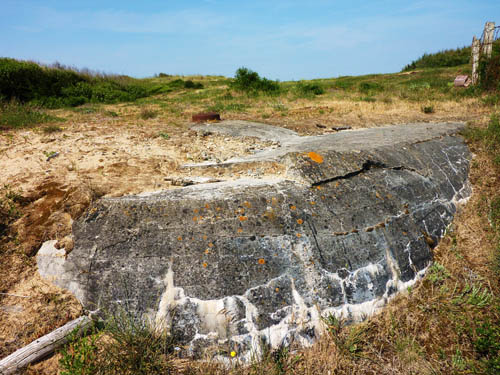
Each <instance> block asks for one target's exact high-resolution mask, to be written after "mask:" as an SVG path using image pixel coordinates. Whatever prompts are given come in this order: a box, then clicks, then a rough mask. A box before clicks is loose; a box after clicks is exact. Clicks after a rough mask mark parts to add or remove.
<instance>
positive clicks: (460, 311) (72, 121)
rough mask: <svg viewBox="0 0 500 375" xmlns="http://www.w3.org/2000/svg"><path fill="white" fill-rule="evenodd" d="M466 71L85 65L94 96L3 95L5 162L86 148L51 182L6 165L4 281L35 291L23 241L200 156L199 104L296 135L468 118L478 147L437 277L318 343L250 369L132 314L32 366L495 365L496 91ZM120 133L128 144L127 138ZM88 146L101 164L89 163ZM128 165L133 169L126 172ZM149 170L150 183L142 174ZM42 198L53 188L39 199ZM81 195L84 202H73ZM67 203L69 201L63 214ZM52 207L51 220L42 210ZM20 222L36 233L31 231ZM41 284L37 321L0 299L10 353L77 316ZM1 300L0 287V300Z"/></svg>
mask: <svg viewBox="0 0 500 375" xmlns="http://www.w3.org/2000/svg"><path fill="white" fill-rule="evenodd" d="M28 68H29V69H33V70H34V71H36V72H38V73H37V74H42V75H43V70H44V69H45V70H47V69H48V68H40V69H41V71H42V73H40V71H39V70H38V69H37V68H36V67H32V66H28ZM469 73H470V68H469V66H467V65H459V66H453V67H432V68H425V69H424V68H422V69H420V68H418V67H417V69H416V70H411V71H405V72H402V73H395V74H378V75H367V76H358V77H336V78H325V79H317V80H311V81H298V82H273V81H269V80H266V79H264V78H262V77H260V76H259V75H258V74H256V73H254V72H251V71H249V70H245V69H242V70H239V71H238V72H237V73H236V77H235V78H226V77H220V76H190V77H179V76H168V75H166V74H160V75H158V76H157V77H153V78H148V79H142V80H134V79H130V78H126V77H125V78H124V77H122V78H120V77H100V76H96V75H92V74H83V73H82V72H76V73H75V74H76V78H75V76H73V75H72V74H71V73H68V75H69V76H70V78H71V77H73V78H71V79H75V80H76V81H77V82H76V83H72V84H70V85H68V86H67V87H73V86H78V83H79V82H80V83H82V84H80V85H79V87H80V88H82V90H83V89H85V90H86V91H85V90H84V92H86V94H85V95H84V96H82V97H83V102H80V103H79V105H74V104H76V103H77V101H76V100H74V98H75V97H76V98H79V97H80V96H81V95H79V94H80V93H79V92H77V91H71V89H68V90H63V89H61V91H59V92H55V93H54V92H53V93H51V94H50V95H46V94H40V93H38V94H36V95H35V94H33V95H31V94H29V95H28V94H26V95H27V96H26V97H24V98H19V97H16V98H14V97H8V95H7V94H5V93H3V94H2V95H3V99H4V100H3V101H2V104H1V106H0V145H1V148H0V157H2V156H5V155H7V156H6V159H5V160H7V159H8V160H9V162H10V161H12V163H14V161H15V158H12V157H11V156H10V155H12V154H13V153H14V150H15V149H16V147H18V148H19V149H20V150H28V149H29V150H30V151H29V152H28V151H26V156H24V155H23V157H24V158H25V159H26V161H23V163H25V164H22V167H23V168H28V167H27V166H26V165H27V164H28V163H29V160H28V154H29V153H39V154H40V155H39V157H38V159H36V160H35V162H36V163H39V164H40V165H42V162H45V159H46V158H48V156H50V155H54V153H55V150H64V149H72V148H75V149H76V148H78V147H81V148H82V150H81V151H79V152H80V153H77V152H76V151H74V152H75V155H76V156H75V157H74V159H71V160H70V161H68V162H66V161H62V160H61V157H59V158H55V159H54V161H53V164H50V169H52V170H55V171H56V173H53V175H56V177H52V178H53V180H50V181H49V182H47V180H46V179H47V176H48V175H49V174H50V173H49V172H50V170H49V171H48V168H49V167H48V166H46V164H43V165H42V166H41V167H40V168H39V170H35V172H36V173H38V174H37V175H36V173H35V172H31V170H30V174H26V175H25V176H24V175H23V176H18V174H19V173H18V171H17V170H13V172H12V174H11V175H9V174H6V175H5V176H6V177H2V178H5V180H4V181H5V183H8V184H9V185H8V186H7V185H6V186H4V187H3V188H2V190H0V257H1V259H2V260H1V261H0V272H2V277H3V276H5V277H3V281H4V284H3V285H2V286H1V288H0V292H2V293H12V291H14V292H15V293H21V292H23V293H28V291H33V290H35V289H36V288H39V284H36V283H34V284H33V285H34V286H33V287H30V288H31V289H30V288H28V287H26V288H24V286H23V285H25V284H26V283H27V282H26V280H32V279H30V277H32V275H33V274H34V273H36V272H35V270H36V264H35V261H34V258H33V254H32V248H34V246H35V245H33V247H29V248H28V247H26V246H25V244H26V242H28V240H27V239H29V240H30V241H34V242H33V243H35V244H39V243H40V241H42V240H44V239H47V236H50V235H54V236H55V235H58V236H59V235H61V238H63V237H64V236H66V235H67V233H61V232H64V230H65V229H61V227H57V226H56V224H57V221H56V218H57V219H60V220H62V219H61V218H66V219H65V220H68V219H67V217H69V218H70V219H71V217H73V216H69V214H71V215H73V211H75V212H76V214H75V215H77V214H78V213H81V212H82V210H83V209H84V208H85V207H86V205H88V203H89V202H90V201H91V200H92V199H95V198H96V197H98V196H100V195H102V194H117V195H118V194H123V193H125V192H130V191H129V190H123V189H122V190H120V189H121V188H122V187H123V185H124V184H125V185H130V186H133V187H134V188H135V189H137V191H141V190H144V189H145V188H147V189H152V188H157V185H156V182H157V181H156V182H155V181H154V176H155V175H158V174H161V173H174V172H175V173H181V172H179V171H178V169H177V165H178V160H177V159H180V158H181V157H182V158H184V159H183V160H197V161H199V160H203V159H199V158H202V157H203V156H200V155H203V153H205V152H208V151H209V146H207V142H208V141H207V140H204V139H202V140H198V139H196V138H195V137H194V136H193V135H192V134H190V133H189V131H188V123H189V121H190V118H191V116H192V114H194V113H197V112H200V111H207V110H210V111H217V112H220V113H221V116H222V117H223V118H224V119H245V120H254V121H260V122H266V123H270V124H276V125H280V126H284V127H287V128H290V129H293V130H296V131H298V132H299V133H301V134H325V133H327V132H328V131H330V130H331V127H332V126H338V125H350V126H352V127H353V128H361V127H372V126H380V125H385V124H397V123H406V122H414V121H429V122H431V121H467V122H468V126H467V130H466V131H465V132H464V134H463V135H464V137H465V139H466V140H467V142H468V143H469V145H470V147H471V150H472V151H473V153H474V154H475V158H474V159H473V161H472V165H471V175H470V179H471V182H472V184H473V186H474V194H473V196H472V197H471V198H470V200H469V202H468V203H467V205H465V206H464V207H463V208H462V209H461V210H460V212H459V214H458V215H457V217H456V218H455V220H454V223H453V225H452V226H451V227H450V228H449V230H448V232H447V233H446V235H445V237H444V238H443V240H442V241H441V243H440V244H439V246H438V247H437V248H435V249H434V259H435V263H434V265H433V266H432V267H431V268H430V270H429V272H428V274H427V276H426V278H425V279H424V280H423V281H422V282H421V283H419V284H418V285H416V286H415V287H414V288H412V289H410V290H408V291H407V293H406V294H405V295H401V296H398V297H396V298H394V299H393V300H392V301H391V303H390V304H389V306H388V307H387V308H386V309H384V310H383V312H381V313H380V314H378V315H376V316H374V317H372V318H370V319H368V320H367V321H366V322H364V323H362V324H359V325H356V326H346V325H345V324H344V322H342V321H338V320H335V319H326V320H325V326H326V328H327V332H328V334H327V335H325V336H324V337H323V338H322V339H321V340H320V341H319V342H318V343H317V344H315V345H314V346H312V347H311V348H307V349H300V348H294V347H292V348H281V349H279V350H274V351H268V352H266V353H264V356H263V358H262V359H261V360H259V361H255V363H253V364H251V365H250V366H237V367H236V368H233V369H228V368H225V367H223V366H221V365H220V364H217V363H213V362H210V361H205V362H193V361H186V360H183V359H179V358H177V357H176V355H175V353H176V352H175V349H174V348H175V345H176V343H175V342H173V341H172V340H171V338H170V337H169V336H168V335H166V336H157V335H155V334H153V333H152V331H151V330H150V329H148V327H144V326H137V325H135V324H133V322H130V321H128V320H127V319H125V318H124V319H121V320H118V321H116V320H115V321H110V322H108V323H107V325H106V326H105V327H96V330H95V331H94V332H93V333H91V334H90V335H88V336H87V337H86V338H83V339H79V340H74V341H72V342H71V343H70V344H69V345H68V346H67V347H65V348H64V349H63V350H62V351H61V352H60V353H58V354H57V355H55V356H53V357H52V358H51V359H49V360H47V361H44V362H42V363H39V364H36V365H34V366H32V367H30V368H28V369H27V370H26V371H25V373H27V374H39V373H46V374H51V373H56V372H57V371H60V373H61V374H162V373H181V374H497V373H499V372H500V344H499V343H500V299H499V298H500V194H499V191H500V180H499V176H500V123H499V117H498V116H499V114H500V108H499V104H500V95H499V93H498V91H495V90H492V91H481V90H480V89H478V88H467V89H464V88H455V87H453V79H454V77H455V76H456V75H458V74H469ZM51 74H52V73H51ZM65 74H66V73H65ZM110 82H114V83H110ZM120 82H121V83H120ZM120 85H121V86H120ZM28 86H29V85H28ZM129 86H130V87H141V89H130V92H133V93H136V94H137V93H139V94H140V95H137V96H133V97H127V95H129V94H128V93H129V91H127V90H128V89H127V87H129ZM102 90H104V91H106V90H109V93H110V94H109V95H108V96H106V95H104V96H99V95H98V94H99V92H101V91H102ZM134 90H135V91H134ZM32 92H34V93H36V90H34V91H32ZM75 93H76V94H78V95H76V94H75ZM120 93H125V94H123V95H122V94H120ZM30 95H31V96H30ZM37 95H38V96H37ZM44 95H45V96H44ZM134 95H135V94H134ZM47 98H51V99H50V100H49V99H47ZM79 100H80V99H79ZM80 101H81V100H80ZM118 136H121V137H122V138H113V139H112V141H113V142H115V141H116V143H113V145H112V147H110V148H109V149H103V151H102V152H101V151H100V149H99V145H100V144H101V143H103V142H104V140H105V139H106V138H112V137H118ZM125 138H127V139H130V142H131V143H129V144H125V143H120V142H124V141H125ZM209 141H210V142H211V145H210V147H213V148H214V149H216V150H215V151H213V152H214V153H216V151H217V148H219V149H221V150H222V149H223V147H226V149H224V152H226V153H228V152H229V151H228V150H227V147H228V144H230V141H227V140H224V139H221V140H218V139H213V140H212V139H209ZM83 142H87V143H88V144H89V146H88V148H85V147H87V146H85V147H84V146H79V145H81V144H82V143H83ZM143 144H147V145H148V147H150V146H151V145H153V146H155V147H157V149H167V150H169V152H171V155H172V159H171V160H170V161H167V162H165V160H164V159H165V158H164V157H163V159H161V160H160V159H158V160H157V159H155V158H154V157H153V156H152V155H149V154H148V152H150V149H148V148H143V147H142V145H143ZM120 145H122V147H121V148H126V149H127V150H126V151H128V152H125V153H124V157H125V158H127V160H128V163H129V164H128V165H127V163H126V162H124V163H122V162H120V163H118V162H117V161H116V160H111V161H109V165H110V168H109V169H108V165H107V164H106V163H107V159H111V156H110V155H111V154H112V153H115V152H120V147H119V146H120ZM124 145H126V146H124ZM132 146H134V147H136V148H133V147H132ZM30 147H31V148H30ZM151 147H152V146H151ZM128 148H129V149H128ZM239 148H241V145H238V144H235V145H234V148H233V149H231V150H230V151H231V152H239V151H238V149H239ZM132 150H133V151H134V155H136V154H137V155H139V156H140V154H141V153H142V154H144V153H145V155H144V158H143V159H139V156H137V159H134V158H133V156H132V154H133V153H132ZM148 150H149V151H148ZM98 151H99V154H98ZM221 152H222V151H221ZM240 152H241V151H240ZM61 153H62V154H64V152H61ZM67 154H68V155H70V153H69V152H68V153H67ZM188 154H189V156H188ZM134 157H135V156H134ZM9 158H10V159H9ZM92 158H94V159H95V164H93V165H92V166H89V165H90V164H89V162H88V160H89V159H92ZM68 160H69V156H68ZM35 162H33V163H32V164H36V163H35ZM57 163H59V164H57ZM86 163H87V164H86ZM162 163H163V164H162ZM130 164H132V165H130ZM134 164H137V165H140V168H138V167H137V166H135V165H134ZM19 168H21V167H19ZM58 168H59V169H58ZM134 168H135V169H134ZM162 168H163V169H162ZM165 168H166V169H165ZM4 169H7V170H8V168H4ZM13 169H14V168H13ZM165 171H167V172H165ZM160 172H161V173H160ZM5 173H7V172H5ZM113 173H116V176H115V175H114V174H113ZM141 173H142V174H141ZM35 175H36V176H38V177H37V178H39V180H40V181H41V182H39V181H37V182H36V183H37V184H39V185H36V184H35V182H33V181H34V177H33V176H35ZM128 175H130V176H132V177H130V178H129V179H127V178H126V177H127V176H128ZM57 176H59V177H57ZM61 176H62V177H61ZM57 178H60V180H61V181H59V180H57ZM30 179H31V180H30ZM148 179H149V180H151V181H152V182H151V185H145V184H146V182H144V181H147V180H148ZM54 181H58V184H59V185H57V184H55V182H54ZM108 181H111V182H109V183H108ZM153 182H155V185H153ZM147 183H149V182H147ZM30 184H31V185H30ZM71 184H74V185H71ZM35 185H36V186H37V189H38V190H36V191H35V192H34V193H29V194H28V191H25V190H26V189H28V187H32V186H35ZM97 185H99V188H100V189H101V190H102V191H100V190H99V189H98V187H97ZM39 186H42V187H43V189H42V188H39ZM65 186H66V187H65ZM67 186H69V188H68V187H67ZM74 186H78V188H76V187H74ZM80 186H84V187H85V189H87V188H88V189H87V190H85V189H83V190H82V189H80ZM127 188H128V186H127ZM64 189H67V190H64ZM106 189H108V190H106ZM131 191H132V192H136V191H135V190H133V189H132V190H131ZM51 194H53V195H51ZM43 199H46V200H47V201H45V203H44V205H41V204H40V201H43ZM72 200H74V201H75V202H77V204H76V203H75V204H73V205H71V202H72ZM37 202H38V203H37ZM82 202H83V203H82ZM65 207H70V209H67V212H66V211H64V213H63V214H61V215H62V216H56V214H58V213H59V211H61V210H62V211H63V210H64V209H66V208H65ZM75 207H77V208H75ZM49 208H50V209H49ZM43 210H46V211H47V213H46V214H45V211H43ZM58 210H59V211H58ZM62 211H61V212H62ZM42 212H43V215H42V216H43V218H42V219H43V220H42V219H38V218H37V216H35V214H34V213H37V214H39V213H42ZM64 215H66V216H64ZM33 223H35V224H36V227H35V226H33V225H34V224H33ZM22 225H26V228H28V229H30V230H27V229H25V230H24V232H23V230H22V229H23V226H22ZM30 225H31V226H30ZM33 228H35V229H36V230H33ZM30 231H31V232H30ZM28 232H30V233H31V234H30V233H28ZM33 233H34V234H33ZM30 235H31V237H30ZM33 236H37V237H36V238H33ZM64 238H66V237H64ZM58 239H59V237H58ZM33 277H34V276H33ZM16 288H17V289H16ZM23 288H24V289H23ZM36 293H39V294H37V297H32V299H31V300H30V305H33V306H35V305H36V306H39V307H38V310H36V311H35V310H33V311H34V312H31V310H29V311H30V313H29V314H28V313H26V314H25V315H26V317H25V318H23V319H27V321H28V323H29V324H28V323H27V321H23V320H22V319H21V321H20V322H14V323H12V322H10V321H8V322H9V323H7V320H2V319H6V318H5V314H4V313H3V312H0V326H2V327H0V338H1V336H2V332H3V331H2V330H5V332H7V333H6V334H5V337H7V338H8V339H9V340H10V341H8V340H6V341H4V343H9V344H8V345H7V344H5V348H3V349H2V348H0V353H2V354H7V353H9V352H12V351H13V350H14V349H15V346H16V345H17V347H19V346H20V345H19V344H20V343H24V344H26V343H28V342H29V341H31V340H33V339H36V338H37V337H39V336H40V335H43V334H45V333H47V332H49V331H50V330H52V329H53V328H55V327H57V326H60V325H61V324H63V323H64V322H65V321H67V320H69V319H71V318H74V317H75V316H78V314H79V313H81V311H80V310H78V308H77V307H75V306H76V305H75V303H74V302H71V301H70V298H71V297H69V296H66V295H62V294H60V292H58V291H56V290H50V292H47V291H45V290H44V291H43V292H36ZM6 298H7V297H5V296H0V301H6V300H7V299H6ZM37 304H38V305H37ZM26 308H27V307H26ZM2 314H4V315H2ZM30 314H31V315H30ZM28 316H29V318H28ZM41 317H43V319H41ZM10 324H12V325H13V326H14V328H15V327H21V329H17V330H14V329H13V331H15V332H16V335H17V336H15V337H14V338H12V336H8V335H13V334H11V333H10V331H8V325H10ZM15 324H18V326H16V325H15ZM35 326H36V328H34V327H35ZM26 327H31V328H29V329H28V328H26ZM0 347H1V345H0ZM0 356H1V355H0Z"/></svg>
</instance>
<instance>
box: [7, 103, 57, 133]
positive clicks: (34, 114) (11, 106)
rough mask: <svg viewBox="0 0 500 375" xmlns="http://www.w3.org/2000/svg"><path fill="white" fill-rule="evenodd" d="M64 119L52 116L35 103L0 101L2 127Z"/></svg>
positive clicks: (23, 125) (24, 125)
mask: <svg viewBox="0 0 500 375" xmlns="http://www.w3.org/2000/svg"><path fill="white" fill-rule="evenodd" d="M56 121H64V119H61V118H58V117H55V116H51V115H48V114H46V113H45V112H43V111H42V110H41V109H39V108H38V107H36V106H33V105H29V104H26V105H22V104H19V103H17V102H14V101H11V102H3V103H2V102H0V128H5V129H19V128H23V127H27V126H34V125H39V124H43V123H47V122H56Z"/></svg>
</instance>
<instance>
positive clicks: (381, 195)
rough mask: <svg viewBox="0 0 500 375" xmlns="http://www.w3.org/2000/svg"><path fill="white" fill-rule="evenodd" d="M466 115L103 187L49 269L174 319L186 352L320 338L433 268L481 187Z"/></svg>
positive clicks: (93, 305)
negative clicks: (330, 318)
mask: <svg viewBox="0 0 500 375" xmlns="http://www.w3.org/2000/svg"><path fill="white" fill-rule="evenodd" d="M461 127H462V125H460V124H442V125H441V126H438V125H434V126H433V125H429V124H425V125H424V124H421V125H414V126H411V127H410V126H407V127H403V126H400V127H387V128H379V129H368V130H365V131H351V132H341V133H338V134H335V135H328V136H323V137H303V139H302V142H301V141H300V139H293V141H292V142H289V143H287V144H286V145H283V146H282V147H280V148H278V149H276V150H272V152H271V151H269V152H268V153H264V154H262V153H261V155H260V156H258V157H255V156H250V157H249V158H253V160H256V162H258V160H260V161H264V162H265V161H267V160H269V159H271V160H275V161H276V162H278V163H281V164H284V165H285V166H286V170H287V173H286V175H284V176H283V177H282V178H280V179H262V180H257V179H240V180H236V181H225V182H218V183H211V184H200V185H193V186H187V187H184V188H179V189H174V190H169V191H163V192H158V193H150V194H143V195H137V196H126V197H122V198H106V199H101V200H100V201H99V202H98V203H96V204H95V205H94V206H93V207H92V208H91V209H90V210H89V211H88V212H87V214H86V215H84V216H83V217H81V218H80V219H79V220H77V221H76V222H75V223H74V226H73V235H74V239H75V247H74V249H73V251H72V252H71V253H70V254H68V255H67V259H64V258H58V254H59V253H57V249H55V250H54V249H53V245H54V244H53V243H50V244H46V245H44V248H42V250H41V251H40V253H39V270H40V273H41V274H42V275H43V276H44V277H51V278H52V280H53V282H54V283H56V284H57V285H59V286H61V287H64V288H67V289H69V290H71V291H73V293H75V295H76V296H77V298H79V300H80V301H81V302H82V304H83V305H84V306H85V308H87V309H89V310H96V309H97V308H100V309H101V311H107V312H108V313H113V312H116V311H120V310H123V309H124V310H126V311H128V312H129V313H130V314H132V315H133V316H135V317H136V318H137V319H141V320H148V321H150V322H153V323H155V324H156V326H157V327H159V328H160V329H168V330H170V332H172V333H173V334H174V335H175V337H176V338H177V339H178V340H180V342H181V343H182V344H183V348H185V349H183V353H184V355H189V356H195V357H202V356H204V355H209V354H211V353H212V354H213V355H214V356H221V354H217V353H220V352H221V351H220V350H215V351H214V352H210V350H212V349H213V348H216V349H217V348H226V349H227V348H230V349H231V350H234V351H236V353H238V357H239V358H240V359H242V360H250V359H252V358H254V356H255V355H258V353H260V351H261V350H262V349H263V345H270V346H271V347H278V346H280V345H283V344H289V343H290V342H292V341H294V342H296V343H299V344H302V345H310V344H311V343H312V342H313V341H314V340H315V339H316V338H317V337H318V336H319V335H320V334H321V332H322V330H323V326H322V321H321V316H326V315H328V314H333V315H335V316H337V317H340V316H342V317H344V318H346V319H348V320H351V321H352V320H358V319H362V318H364V317H366V316H368V315H370V314H372V313H373V312H374V311H376V310H377V309H379V308H381V306H383V305H384V304H385V302H386V301H387V300H388V299H389V298H390V297H391V296H393V295H394V294H395V293H397V292H398V291H400V290H404V289H406V288H407V287H408V286H409V285H412V284H413V283H414V282H415V281H416V280H417V279H418V278H419V277H420V276H422V275H423V273H424V272H425V270H426V268H427V267H428V265H429V263H430V262H431V260H432V252H431V248H430V246H429V241H428V239H429V238H430V239H432V240H433V241H434V242H433V243H437V242H438V240H439V238H440V237H441V236H442V235H443V233H444V231H445V229H446V227H447V226H448V224H449V223H450V222H451V220H452V219H453V215H454V214H455V212H456V209H457V205H458V203H459V202H460V201H462V200H465V199H467V197H468V196H469V194H470V186H469V183H468V170H469V162H470V157H471V156H470V152H469V150H468V148H467V146H466V145H465V143H464V142H463V140H462V139H461V138H460V137H459V136H457V135H456V134H455V133H456V132H457V131H458V130H459V129H460V128H461ZM354 150H358V151H354ZM424 234H425V235H424ZM49 250H50V251H49ZM49 256H50V257H52V258H53V259H55V260H54V261H53V262H48V261H46V259H47V257H49ZM210 348H211V349H210ZM207 351H208V353H207ZM226 351H227V350H226Z"/></svg>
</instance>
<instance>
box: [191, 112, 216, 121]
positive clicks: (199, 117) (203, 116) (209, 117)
mask: <svg viewBox="0 0 500 375" xmlns="http://www.w3.org/2000/svg"><path fill="white" fill-rule="evenodd" d="M192 120H193V122H205V121H220V115H219V114H218V113H216V112H202V113H197V114H195V115H193V117H192Z"/></svg>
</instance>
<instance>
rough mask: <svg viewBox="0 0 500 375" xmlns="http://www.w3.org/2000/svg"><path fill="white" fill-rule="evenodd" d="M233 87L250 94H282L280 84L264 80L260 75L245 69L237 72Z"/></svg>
mask: <svg viewBox="0 0 500 375" xmlns="http://www.w3.org/2000/svg"><path fill="white" fill-rule="evenodd" d="M232 87H233V88H234V89H236V90H238V91H244V92H246V93H249V94H257V93H265V94H268V95H277V94H279V93H280V85H279V83H278V82H276V81H271V80H269V79H267V78H262V77H260V76H259V73H257V72H254V71H252V70H250V69H248V68H244V67H242V68H239V69H238V70H237V71H236V75H235V76H234V81H233V82H232Z"/></svg>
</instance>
